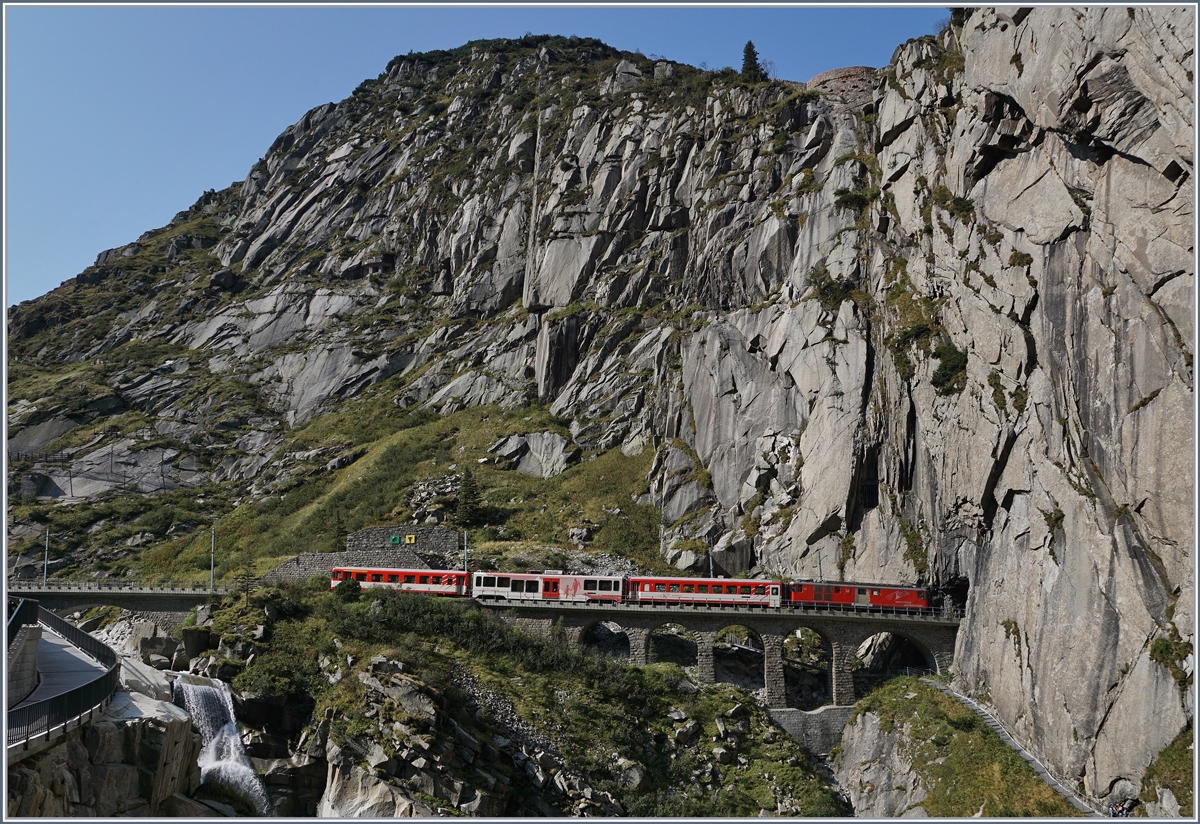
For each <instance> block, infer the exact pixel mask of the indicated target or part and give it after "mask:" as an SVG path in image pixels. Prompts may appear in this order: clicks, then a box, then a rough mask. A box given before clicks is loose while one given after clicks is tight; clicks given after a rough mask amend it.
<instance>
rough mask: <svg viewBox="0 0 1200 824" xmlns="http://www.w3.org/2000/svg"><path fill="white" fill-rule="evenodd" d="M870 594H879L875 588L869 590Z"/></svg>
mask: <svg viewBox="0 0 1200 824" xmlns="http://www.w3.org/2000/svg"><path fill="white" fill-rule="evenodd" d="M871 594H872V595H878V594H879V590H877V589H873V590H871Z"/></svg>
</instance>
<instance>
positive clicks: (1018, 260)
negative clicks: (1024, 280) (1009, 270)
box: [1008, 252, 1033, 267]
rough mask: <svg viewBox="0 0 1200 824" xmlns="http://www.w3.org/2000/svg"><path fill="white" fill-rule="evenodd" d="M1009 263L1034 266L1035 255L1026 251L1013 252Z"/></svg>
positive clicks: (1009, 257)
mask: <svg viewBox="0 0 1200 824" xmlns="http://www.w3.org/2000/svg"><path fill="white" fill-rule="evenodd" d="M1008 265H1009V266H1021V267H1026V266H1032V265H1033V256H1032V255H1027V254H1026V253H1025V252H1013V253H1012V254H1011V255H1009V256H1008Z"/></svg>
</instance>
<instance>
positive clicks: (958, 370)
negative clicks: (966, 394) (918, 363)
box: [929, 343, 967, 395]
mask: <svg viewBox="0 0 1200 824" xmlns="http://www.w3.org/2000/svg"><path fill="white" fill-rule="evenodd" d="M933 355H934V357H936V358H937V359H938V360H940V361H941V363H939V364H938V368H937V369H935V370H934V372H933V375H932V376H931V377H930V378H929V382H930V383H931V384H933V386H934V387H936V388H937V390H938V394H941V395H953V394H957V393H959V392H962V391H963V389H965V388H966V385H967V353H966V352H964V351H962V350H961V349H957V348H956V347H955V346H954V344H952V343H943V344H941V345H939V346H938V347H937V348H936V349H934V350H933Z"/></svg>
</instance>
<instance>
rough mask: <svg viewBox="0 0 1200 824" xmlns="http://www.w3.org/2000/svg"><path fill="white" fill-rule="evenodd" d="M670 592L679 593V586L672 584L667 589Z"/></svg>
mask: <svg viewBox="0 0 1200 824" xmlns="http://www.w3.org/2000/svg"><path fill="white" fill-rule="evenodd" d="M667 591H668V592H679V584H671V585H670V586H669V587H667Z"/></svg>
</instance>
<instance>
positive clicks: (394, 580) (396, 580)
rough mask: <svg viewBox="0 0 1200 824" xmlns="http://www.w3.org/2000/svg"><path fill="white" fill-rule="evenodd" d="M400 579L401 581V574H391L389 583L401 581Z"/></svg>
mask: <svg viewBox="0 0 1200 824" xmlns="http://www.w3.org/2000/svg"><path fill="white" fill-rule="evenodd" d="M399 581H400V576H399V575H389V576H388V583H389V584H395V583H399Z"/></svg>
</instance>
